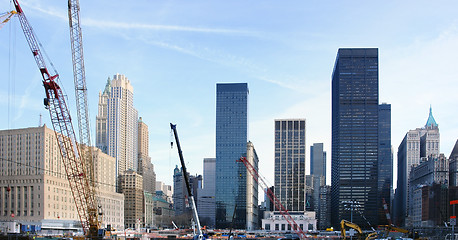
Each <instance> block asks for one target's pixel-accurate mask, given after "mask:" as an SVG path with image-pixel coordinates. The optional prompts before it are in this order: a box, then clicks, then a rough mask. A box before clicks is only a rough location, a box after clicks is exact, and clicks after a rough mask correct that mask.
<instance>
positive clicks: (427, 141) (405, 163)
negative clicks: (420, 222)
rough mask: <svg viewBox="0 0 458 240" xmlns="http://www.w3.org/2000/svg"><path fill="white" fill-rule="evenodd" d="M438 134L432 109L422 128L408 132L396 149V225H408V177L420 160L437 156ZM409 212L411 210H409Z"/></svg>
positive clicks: (438, 148)
mask: <svg viewBox="0 0 458 240" xmlns="http://www.w3.org/2000/svg"><path fill="white" fill-rule="evenodd" d="M439 153H440V134H439V125H438V124H437V123H436V120H435V119H434V117H433V113H432V109H431V108H430V109H429V116H428V120H427V121H426V124H425V126H424V127H422V128H417V129H414V130H409V132H407V134H406V135H405V136H404V139H403V140H402V142H401V144H399V147H398V182H397V188H396V199H395V204H396V212H395V214H394V217H395V220H396V224H398V225H401V226H405V225H410V222H409V221H407V220H408V219H406V216H408V215H409V205H410V202H411V200H410V198H409V175H410V171H411V169H412V166H413V165H417V164H419V163H420V160H421V158H427V157H429V156H431V155H433V156H436V157H437V156H439ZM410 210H411V209H410Z"/></svg>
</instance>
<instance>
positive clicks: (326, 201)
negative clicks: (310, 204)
mask: <svg viewBox="0 0 458 240" xmlns="http://www.w3.org/2000/svg"><path fill="white" fill-rule="evenodd" d="M319 203H320V207H319V211H318V214H319V215H318V222H317V228H318V229H320V230H326V229H327V228H329V227H331V186H329V185H325V186H321V188H320V201H319Z"/></svg>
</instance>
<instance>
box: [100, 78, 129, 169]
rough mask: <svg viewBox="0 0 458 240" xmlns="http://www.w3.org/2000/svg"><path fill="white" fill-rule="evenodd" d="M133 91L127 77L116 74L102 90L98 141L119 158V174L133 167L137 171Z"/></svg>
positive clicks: (104, 149) (117, 163) (107, 151)
mask: <svg viewBox="0 0 458 240" xmlns="http://www.w3.org/2000/svg"><path fill="white" fill-rule="evenodd" d="M133 91H134V89H133V87H132V85H131V84H130V81H129V80H128V79H127V77H126V76H124V75H122V74H116V75H114V76H113V80H112V81H110V79H108V81H107V84H106V86H105V90H104V91H103V93H99V108H98V110H99V112H98V115H97V118H96V137H97V139H96V144H97V147H98V148H100V149H101V150H102V151H103V152H105V153H107V154H108V155H110V156H112V157H115V158H116V175H117V176H119V175H121V174H123V173H124V171H126V170H129V169H132V170H135V171H137V164H138V163H137V157H138V156H137V137H138V135H137V131H138V126H137V124H138V113H137V110H136V109H135V108H134V104H133Z"/></svg>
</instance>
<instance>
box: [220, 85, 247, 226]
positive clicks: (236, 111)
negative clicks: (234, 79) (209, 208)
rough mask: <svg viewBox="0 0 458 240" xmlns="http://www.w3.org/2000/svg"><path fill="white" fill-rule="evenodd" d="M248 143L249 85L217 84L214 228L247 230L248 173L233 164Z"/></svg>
mask: <svg viewBox="0 0 458 240" xmlns="http://www.w3.org/2000/svg"><path fill="white" fill-rule="evenodd" d="M247 142H248V84H246V83H219V84H217V85H216V186H218V187H217V188H216V193H215V199H216V228H229V227H231V226H233V228H236V229H245V228H246V227H247V226H246V225H247V223H246V211H247V206H246V202H247V201H246V198H247V196H246V192H247V189H246V188H247V186H246V181H247V170H246V168H245V166H244V165H243V164H242V163H238V162H236V160H237V159H240V157H241V156H243V155H244V154H246V151H247ZM236 206H237V207H236ZM234 209H236V212H235V219H234V221H232V216H233V214H234Z"/></svg>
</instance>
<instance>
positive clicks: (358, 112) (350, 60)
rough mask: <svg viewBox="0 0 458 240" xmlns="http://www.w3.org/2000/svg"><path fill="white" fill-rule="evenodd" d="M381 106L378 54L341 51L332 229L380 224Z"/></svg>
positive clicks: (335, 78)
mask: <svg viewBox="0 0 458 240" xmlns="http://www.w3.org/2000/svg"><path fill="white" fill-rule="evenodd" d="M378 105H379V99H378V49H377V48H341V49H339V51H338V53H337V57H336V61H335V65H334V71H333V73H332V156H331V168H332V176H331V183H332V185H331V189H332V190H331V196H332V197H331V202H332V203H331V208H332V217H331V218H332V225H333V226H334V227H338V226H339V223H340V220H342V219H347V220H351V221H353V222H354V223H356V224H358V225H359V226H360V227H362V228H368V224H367V221H366V220H365V219H364V218H363V217H362V216H365V217H366V218H367V220H368V221H369V222H370V223H371V224H372V225H374V226H376V225H377V224H378V216H377V214H374V213H375V212H377V210H378V201H377V197H378V194H377V190H378V145H379V142H378ZM352 203H353V204H352ZM348 204H351V205H358V206H360V209H358V210H359V211H350V210H349V209H354V207H351V206H348ZM353 212H354V213H353ZM359 213H361V214H359Z"/></svg>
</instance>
